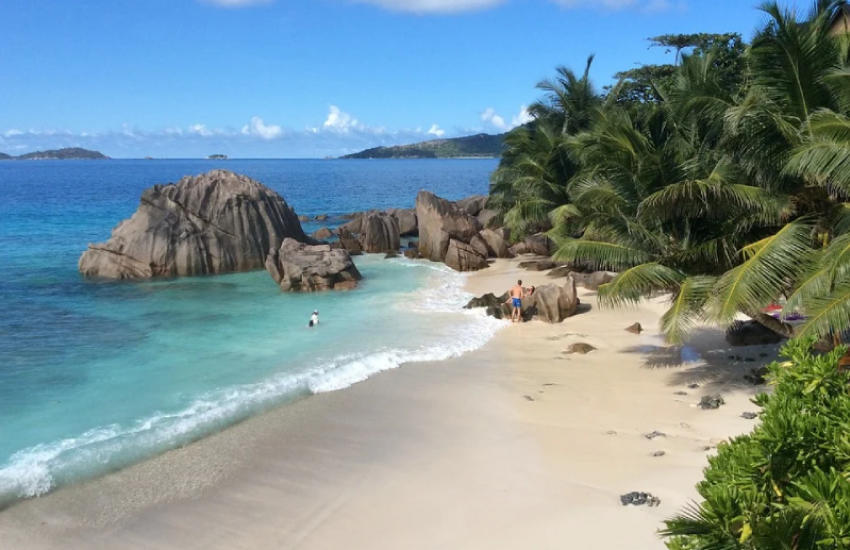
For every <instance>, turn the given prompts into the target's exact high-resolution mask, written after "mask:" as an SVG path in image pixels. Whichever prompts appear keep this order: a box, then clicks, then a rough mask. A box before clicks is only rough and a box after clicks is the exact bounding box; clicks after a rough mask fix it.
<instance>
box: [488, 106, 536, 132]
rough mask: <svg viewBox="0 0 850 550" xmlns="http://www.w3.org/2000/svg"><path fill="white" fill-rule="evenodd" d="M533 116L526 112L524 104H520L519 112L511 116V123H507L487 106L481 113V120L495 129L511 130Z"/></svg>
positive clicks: (527, 121)
mask: <svg viewBox="0 0 850 550" xmlns="http://www.w3.org/2000/svg"><path fill="white" fill-rule="evenodd" d="M532 119H533V117H532V116H531V114H529V112H528V108H527V107H526V106H525V105H520V107H519V114H517V115H514V116H513V117H511V123H510V124H508V123H507V122H506V121H505V118H504V117H503V116H501V115H500V114H498V113H497V112H496V110H495V109H494V108H492V107H487V108H486V109H485V110H484V112H483V113H481V121H482V122H486V123H489V124H491V125H492V126H493V127H495V128H496V129H497V130H501V131H503V132H504V131H507V130H513V129H514V128H516V127H517V126H522V125H523V124H527V123H529V122H531V121H532Z"/></svg>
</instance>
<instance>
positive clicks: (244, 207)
mask: <svg viewBox="0 0 850 550" xmlns="http://www.w3.org/2000/svg"><path fill="white" fill-rule="evenodd" d="M288 237H289V238H294V239H296V240H298V241H304V240H306V239H307V237H306V235H305V234H304V231H303V230H302V229H301V223H300V222H299V221H298V218H297V216H296V215H295V212H294V211H293V210H292V208H290V207H289V205H287V204H286V201H285V200H284V199H283V197H281V196H280V195H278V194H277V193H275V192H274V191H272V190H271V189H269V188H268V187H266V186H264V185H263V184H261V183H260V182H258V181H255V180H252V179H251V178H249V177H247V176H241V175H238V174H234V173H233V172H230V171H228V170H213V171H211V172H207V173H206V174H202V175H200V176H194V177H185V178H183V179H181V180H180V181H179V182H177V183H172V184H168V185H154V186H153V187H150V188H148V189H146V190H145V191H144V192H143V193H142V197H141V204H140V205H139V208H138V209H137V210H136V212H135V214H133V216H132V217H131V218H130V219H128V220H124V221H122V222H121V223H119V224H118V225H117V226H116V227H115V229H113V231H112V237H111V238H110V239H109V240H108V241H106V242H105V243H101V244H90V245H89V248H88V250H86V251H85V252H83V254H82V256H81V257H80V261H79V270H80V273H82V274H83V275H84V276H86V277H105V278H110V279H144V278H150V277H159V276H189V275H212V274H216V273H228V272H235V271H250V270H253V269H260V268H262V267H263V264H264V262H265V260H266V256H267V255H268V253H269V251H270V250H275V249H277V248H278V247H279V246H280V244H281V242H282V241H283V239H285V238H288Z"/></svg>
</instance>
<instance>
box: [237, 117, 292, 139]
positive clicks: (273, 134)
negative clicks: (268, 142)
mask: <svg viewBox="0 0 850 550" xmlns="http://www.w3.org/2000/svg"><path fill="white" fill-rule="evenodd" d="M242 133H243V134H244V135H246V136H259V137H261V138H263V139H275V138H277V137H280V136H281V135H282V134H283V128H281V127H280V126H278V125H276V124H266V123H265V122H264V121H263V119H261V118H260V117H258V116H255V117H254V118H252V119H251V123H250V124H247V125H245V126H243V127H242Z"/></svg>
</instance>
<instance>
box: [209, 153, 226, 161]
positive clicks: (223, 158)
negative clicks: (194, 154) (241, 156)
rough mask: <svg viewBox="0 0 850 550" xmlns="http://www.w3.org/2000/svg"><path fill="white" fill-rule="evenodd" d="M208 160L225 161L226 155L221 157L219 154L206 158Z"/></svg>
mask: <svg viewBox="0 0 850 550" xmlns="http://www.w3.org/2000/svg"><path fill="white" fill-rule="evenodd" d="M207 158H208V159H209V160H227V155H222V154H221V153H218V154H215V155H210V156H208V157H207Z"/></svg>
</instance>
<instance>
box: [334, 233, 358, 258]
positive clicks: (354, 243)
mask: <svg viewBox="0 0 850 550" xmlns="http://www.w3.org/2000/svg"><path fill="white" fill-rule="evenodd" d="M337 235H338V236H339V243H340V244H341V245H342V248H343V250H346V251H348V253H349V254H351V255H352V256H359V255H361V254H363V247H361V246H360V241H358V240H357V239H355V238H354V235H352V234H351V232H350V231H348V230H347V229H344V228H342V227H340V228H339V229H338V230H337Z"/></svg>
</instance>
